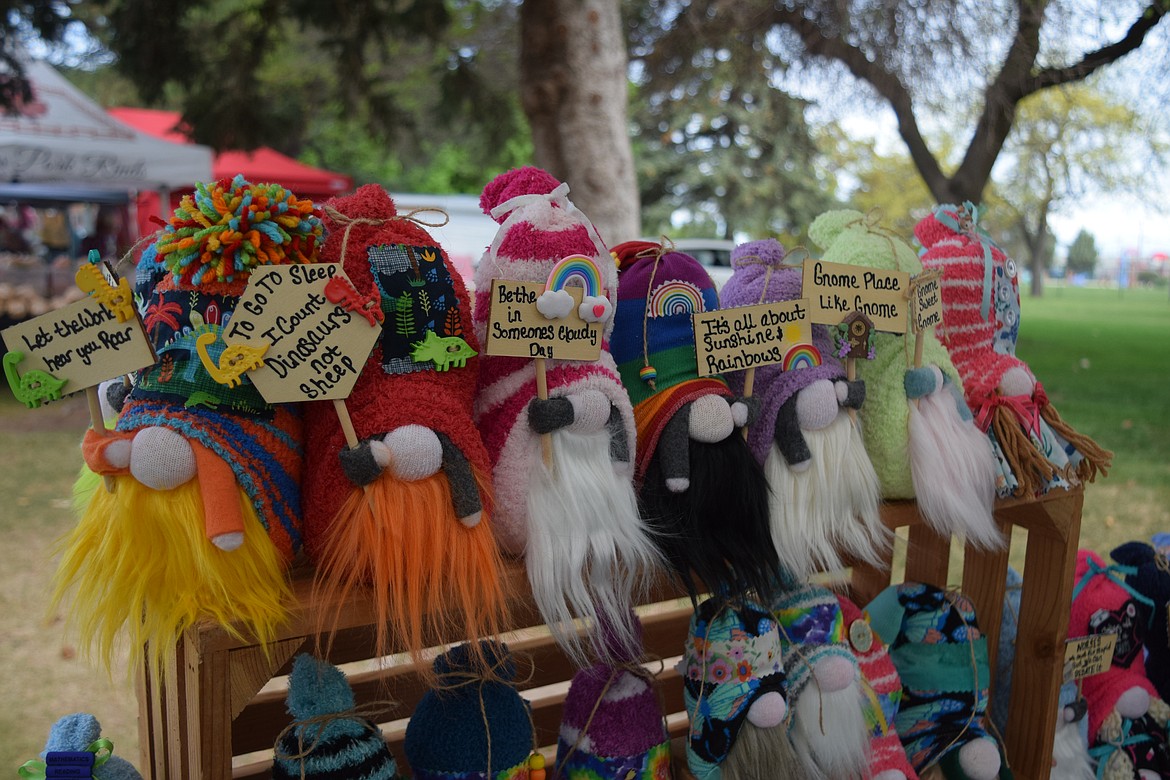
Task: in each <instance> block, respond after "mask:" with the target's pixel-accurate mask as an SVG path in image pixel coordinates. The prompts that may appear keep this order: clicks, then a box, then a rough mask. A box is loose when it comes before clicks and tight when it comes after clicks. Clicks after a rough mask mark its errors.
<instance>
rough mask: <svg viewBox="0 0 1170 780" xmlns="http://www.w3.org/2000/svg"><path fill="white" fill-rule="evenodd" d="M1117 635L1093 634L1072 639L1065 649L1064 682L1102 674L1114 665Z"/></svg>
mask: <svg viewBox="0 0 1170 780" xmlns="http://www.w3.org/2000/svg"><path fill="white" fill-rule="evenodd" d="M1116 645H1117V634H1091V635H1089V636H1085V637H1081V638H1079V639H1070V640H1069V641H1068V643H1067V644H1066V645H1065V647H1064V681H1065V682H1069V681H1070V680H1080V679H1081V678H1083V677H1092V676H1093V675H1095V674H1101V673H1102V672H1104V671H1106V670H1108V669H1109V667H1110V666H1112V665H1113V648H1114V647H1116Z"/></svg>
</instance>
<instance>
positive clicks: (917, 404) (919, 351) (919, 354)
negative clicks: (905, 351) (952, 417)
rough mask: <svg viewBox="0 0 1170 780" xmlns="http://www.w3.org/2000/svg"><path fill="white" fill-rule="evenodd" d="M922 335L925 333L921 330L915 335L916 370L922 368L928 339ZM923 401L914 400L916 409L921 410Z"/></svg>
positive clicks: (919, 399)
mask: <svg viewBox="0 0 1170 780" xmlns="http://www.w3.org/2000/svg"><path fill="white" fill-rule="evenodd" d="M922 333H923V331H921V330H920V331H918V332H917V333H915V334H914V367H915V368H922V344H923V342H924V341H926V339H925V338H923V336H922ZM921 401H922V399H921V398H915V399H914V408H916V409H917V408H919V407H920V406H921V405H922V404H921Z"/></svg>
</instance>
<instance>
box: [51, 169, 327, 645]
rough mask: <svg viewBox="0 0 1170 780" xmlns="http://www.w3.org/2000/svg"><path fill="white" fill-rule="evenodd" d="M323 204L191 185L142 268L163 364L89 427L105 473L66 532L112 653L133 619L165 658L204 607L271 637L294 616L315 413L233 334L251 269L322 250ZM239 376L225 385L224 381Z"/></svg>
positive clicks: (84, 608)
mask: <svg viewBox="0 0 1170 780" xmlns="http://www.w3.org/2000/svg"><path fill="white" fill-rule="evenodd" d="M321 237H322V226H321V222H320V220H319V219H318V218H317V217H316V216H315V214H314V212H313V204H312V203H311V202H309V201H307V200H300V199H297V198H296V197H295V196H293V195H292V194H291V193H289V192H288V191H286V190H285V189H284V188H282V187H280V186H279V185H275V184H250V183H248V182H246V181H244V179H243V178H242V177H239V176H237V177H236V178H235V179H234V180H232V181H230V182H228V181H226V180H224V181H220V182H217V183H215V184H211V185H202V184H201V185H199V186H198V187H197V189H196V191H195V193H194V195H186V196H184V197H183V199H182V201H181V203H180V205H179V208H178V209H176V211H175V214H174V216H173V217H172V218H171V220H170V223H169V224H168V225H167V227H166V228H165V229H164V230H163V231H161V233H160V234H159V237H158V240H157V241H156V243H155V251H156V259H157V264H156V265H151V266H150V267H148V268H146V269H145V270H144V271H143V272H141V273H140V274H139V285H138V286H139V293H140V294H141V296H142V304H143V307H144V310H143V315H144V323H145V325H146V330H147V334H148V336H149V337H150V339H151V342H152V343H153V345H154V348H155V351H156V352H157V354H158V363H157V364H156V365H154V366H151V367H149V368H146V369H143V370H142V371H140V372H138V375H137V377H136V378H135V381H134V389H133V391H132V392H131V393H130V395H129V397H128V398H127V400H126V402H125V405H124V406H123V408H122V414H121V417H120V418H119V419H118V424H117V431H116V432H114V433H112V434H111V435H107V436H104V437H103V436H97V435H96V434H94V432H93V431H92V430H91V431H89V432H88V433H87V434H86V439H85V442H84V444H83V453H84V455H85V460H86V464H87V465H88V466H89V467H90V468H91V469H92V470H93V471H95V472H97V473H99V474H102V475H106V476H108V477H110V480H107V482H109V483H110V484H111V485H112V489H107V488H106V487H105V484H104V483H102V482H101V481H100V480H86V479H85V478H83V479H82V480H81V481H79V487H80V486H83V485H93V488H92V489H93V494H92V496H91V497H87V496H85V495H79V497H78V498H79V504H80V505H81V506H83V507H84V510H83V511H82V513H81V518H80V520H79V522H78V524H77V527H76V528H75V529H74V530H73V531H72V532H71V533H70V534H69V536H68V537H67V539H66V543H65V544H66V547H65V552H64V555H63V556H62V559H61V565H60V568H59V570H58V573H57V582H58V584H57V589H56V593H55V598H57V599H59V598H61V597H62V596H63V594H64V592H65V591H66V590H67V589H68V588H69V587H70V586H76V594H75V596H74V601H73V616H74V619H76V620H77V622H78V623H79V624H80V628H81V630H82V633H83V635H84V636H85V637H86V638H87V639H90V640H92V641H94V642H95V643H96V644H97V646H98V648H99V649H100V651H101V653H102V655H103V656H104V657H105V658H106V659H107V660H108V659H109V652H110V649H111V647H112V644H113V642H114V640H115V637H116V635H117V633H118V632H119V630H120V629H121V627H122V626H126V627H127V628H128V629H129V634H130V644H131V647H132V648H141V647H143V645H144V643H146V642H148V641H149V642H150V647H151V650H152V653H153V654H155V656H156V658H157V657H158V656H159V654H163V653H166V652H168V650H169V649H170V648H172V647H173V645H174V639H175V637H176V636H177V635H178V634H179V632H180V631H181V630H182V629H183V628H184V627H185V626H187V625H190V624H191V623H193V622H194V621H195V620H197V619H201V618H210V619H212V620H215V621H217V622H219V623H220V624H222V625H224V626H227V627H228V628H229V630H232V631H234V630H235V629H234V628H232V625H233V623H235V622H236V621H239V622H240V623H242V624H243V625H244V626H246V627H247V628H248V629H249V630H250V631H251V632H252V633H253V634H254V635H255V636H256V637H257V638H259V639H260V640H261V641H267V640H268V639H270V638H271V637H272V636H273V634H274V632H275V629H276V626H277V625H278V624H279V623H280V622H281V621H282V620H283V619H284V617H285V609H286V607H285V604H284V600H285V597H286V596H287V595H288V594H289V587H288V583H287V580H286V575H285V571H284V568H285V565H286V564H287V563H288V562H289V561H290V560H291V559H292V557H293V555H294V553H295V552H296V551H297V549H298V548H299V547H300V542H301V533H300V489H299V486H300V476H301V421H300V417H299V414H298V412H297V411H296V409H295V408H294V407H290V406H271V405H269V404H268V403H266V402H265V401H264V399H263V398H262V397H261V396H260V393H259V392H258V391H257V389H256V387H255V386H254V385H253V384H252V383H251V381H250V380H249V379H248V377H247V375H243V376H238V375H236V373H238V372H236V373H234V372H232V371H231V370H230V369H231V366H230V365H229V363H230V360H231V355H230V354H229V355H228V356H226V357H224V353H225V351H226V349H225V345H224V342H223V339H222V334H223V331H224V329H225V327H226V326H227V324H228V322H229V321H230V319H231V317H232V314H233V311H234V309H235V306H236V303H237V301H238V300H239V297H240V295H241V294H242V293H243V291H244V288H245V287H246V286H247V284H248V277H249V275H250V274H251V272H252V271H253V270H255V269H256V268H258V267H262V266H265V265H275V264H287V263H310V262H315V261H316V260H317V253H318V250H319V248H320V242H321ZM224 382H226V384H225V383H224Z"/></svg>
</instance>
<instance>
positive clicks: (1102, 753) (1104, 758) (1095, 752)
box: [1089, 718, 1153, 780]
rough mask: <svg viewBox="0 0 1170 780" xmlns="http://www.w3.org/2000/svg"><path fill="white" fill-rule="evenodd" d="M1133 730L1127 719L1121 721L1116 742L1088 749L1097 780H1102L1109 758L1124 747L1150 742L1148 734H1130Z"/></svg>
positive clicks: (1112, 741)
mask: <svg viewBox="0 0 1170 780" xmlns="http://www.w3.org/2000/svg"><path fill="white" fill-rule="evenodd" d="M1132 729H1133V721H1132V720H1130V719H1129V718H1124V719H1122V722H1121V736H1120V737H1119V738H1118V739H1117V740H1116V741H1114V740H1110V741H1108V742H1105V743H1103V744H1101V745H1097V746H1096V747H1091V748H1089V756H1090V757H1091V758H1093V759H1094V760H1095V761H1096V762H1097V780H1104V778H1105V765H1106V764H1108V763H1109V758H1110V757H1111V756H1112V755H1113V754H1114V753H1116V752H1117V751H1118V750H1121V749H1122V748H1125V747H1132V746H1134V745H1140V744H1141V743H1143V742H1150V741H1151V740H1152V739H1153V737H1151V736H1150V735H1149V734H1133V735H1131V734H1130V731H1131V730H1132Z"/></svg>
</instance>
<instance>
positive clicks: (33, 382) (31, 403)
mask: <svg viewBox="0 0 1170 780" xmlns="http://www.w3.org/2000/svg"><path fill="white" fill-rule="evenodd" d="M22 360H24V353H23V352H9V353H8V354H7V355H5V356H4V376H6V377H7V378H8V386H9V387H11V388H12V394H13V395H14V396H16V400H18V401H20V402H21V403H23V404H24V405H25V406H27V407H28V408H29V409H36V408H37V407H38V406H40V405H41V404H44V403H47V402H49V401H56V400H57V399H59V398H60V397H61V388H62V387H64V386H65V383H66V382H68V381H69V380H67V379H58V378H57V377H55V376H53V375H52V374H50V373H49V372H48V371H41V370H40V369H35V368H34V369H33V370H32V371H27V372H25V373H24V374H18V373H16V367H17V366H18V365H20V362H21V361H22Z"/></svg>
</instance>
